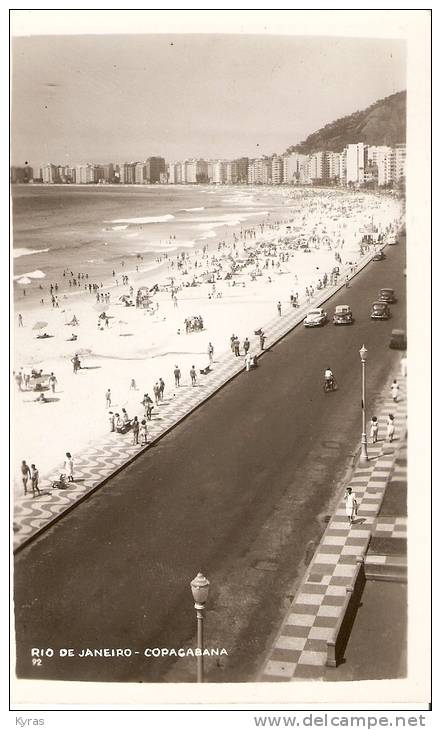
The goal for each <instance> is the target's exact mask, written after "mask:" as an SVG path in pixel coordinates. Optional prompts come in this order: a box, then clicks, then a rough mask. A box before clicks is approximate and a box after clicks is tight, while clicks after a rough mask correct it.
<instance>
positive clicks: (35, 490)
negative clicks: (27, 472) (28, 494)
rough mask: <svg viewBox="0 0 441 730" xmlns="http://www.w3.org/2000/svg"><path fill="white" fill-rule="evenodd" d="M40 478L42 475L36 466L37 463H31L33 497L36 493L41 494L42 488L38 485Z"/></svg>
mask: <svg viewBox="0 0 441 730" xmlns="http://www.w3.org/2000/svg"><path fill="white" fill-rule="evenodd" d="M39 479H40V475H39V473H38V469H37V467H36V466H35V464H31V485H32V497H35V496H36V494H37V495H38V496H40V494H41V490H40V489H39V487H38V481H39Z"/></svg>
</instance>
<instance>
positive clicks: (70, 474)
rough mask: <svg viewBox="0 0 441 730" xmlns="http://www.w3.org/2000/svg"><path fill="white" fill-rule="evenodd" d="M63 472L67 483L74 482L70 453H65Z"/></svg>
mask: <svg viewBox="0 0 441 730" xmlns="http://www.w3.org/2000/svg"><path fill="white" fill-rule="evenodd" d="M64 471H65V472H66V474H67V481H68V482H73V480H74V463H73V459H72V454H71V453H70V451H66V458H65V460H64Z"/></svg>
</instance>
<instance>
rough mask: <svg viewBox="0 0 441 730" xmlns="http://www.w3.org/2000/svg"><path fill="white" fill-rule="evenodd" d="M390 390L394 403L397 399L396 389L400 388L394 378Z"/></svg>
mask: <svg viewBox="0 0 441 730" xmlns="http://www.w3.org/2000/svg"><path fill="white" fill-rule="evenodd" d="M390 390H391V394H392V400H393V401H394V402H395V403H396V402H397V401H398V391H399V390H400V386H399V385H398V383H397V381H396V380H394V382H393V383H392V385H391V386H390Z"/></svg>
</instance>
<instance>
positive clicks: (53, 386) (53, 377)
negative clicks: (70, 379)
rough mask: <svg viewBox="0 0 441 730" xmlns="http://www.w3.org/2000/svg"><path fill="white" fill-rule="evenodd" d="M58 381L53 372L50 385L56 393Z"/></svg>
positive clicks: (50, 376)
mask: <svg viewBox="0 0 441 730" xmlns="http://www.w3.org/2000/svg"><path fill="white" fill-rule="evenodd" d="M57 382H58V381H57V378H56V377H55V375H54V374H53V373H51V374H50V375H49V385H50V388H51V391H52V393H55V386H56V384H57Z"/></svg>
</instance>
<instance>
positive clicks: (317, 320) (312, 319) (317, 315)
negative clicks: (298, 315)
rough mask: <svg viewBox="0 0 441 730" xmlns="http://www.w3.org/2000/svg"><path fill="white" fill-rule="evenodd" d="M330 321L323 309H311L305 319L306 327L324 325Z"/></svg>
mask: <svg viewBox="0 0 441 730" xmlns="http://www.w3.org/2000/svg"><path fill="white" fill-rule="evenodd" d="M327 321H328V315H327V314H326V312H325V311H324V310H323V309H311V310H310V311H309V312H308V314H307V315H306V317H305V319H304V320H303V324H304V325H305V327H322V326H323V325H324V324H326V322H327Z"/></svg>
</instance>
